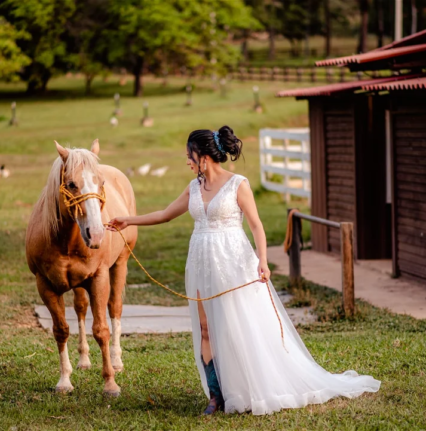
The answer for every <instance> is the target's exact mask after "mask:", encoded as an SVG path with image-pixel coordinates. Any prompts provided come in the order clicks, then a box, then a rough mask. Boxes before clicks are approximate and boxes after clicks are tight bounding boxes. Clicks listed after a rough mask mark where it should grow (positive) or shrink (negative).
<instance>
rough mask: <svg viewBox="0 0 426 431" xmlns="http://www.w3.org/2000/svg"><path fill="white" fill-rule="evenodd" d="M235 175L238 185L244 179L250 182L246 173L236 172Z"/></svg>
mask: <svg viewBox="0 0 426 431" xmlns="http://www.w3.org/2000/svg"><path fill="white" fill-rule="evenodd" d="M234 177H235V178H234V179H235V183H236V184H237V186H239V185H240V184H241V183H242V182H243V181H244V180H246V181H247V183H248V184H250V182H249V180H248V179H247V177H245V176H244V175H241V174H234Z"/></svg>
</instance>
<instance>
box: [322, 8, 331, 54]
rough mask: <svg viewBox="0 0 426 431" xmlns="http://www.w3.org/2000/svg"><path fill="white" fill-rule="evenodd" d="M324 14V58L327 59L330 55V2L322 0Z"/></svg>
mask: <svg viewBox="0 0 426 431" xmlns="http://www.w3.org/2000/svg"><path fill="white" fill-rule="evenodd" d="M324 13H325V56H326V57H327V58H328V57H330V54H331V17H330V0H324Z"/></svg>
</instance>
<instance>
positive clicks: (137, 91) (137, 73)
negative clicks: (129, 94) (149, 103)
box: [133, 56, 143, 97]
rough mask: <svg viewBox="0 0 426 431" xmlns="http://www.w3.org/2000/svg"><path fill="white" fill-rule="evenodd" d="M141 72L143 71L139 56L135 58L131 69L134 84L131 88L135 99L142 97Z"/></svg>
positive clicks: (141, 60)
mask: <svg viewBox="0 0 426 431" xmlns="http://www.w3.org/2000/svg"><path fill="white" fill-rule="evenodd" d="M142 71H143V58H142V57H141V56H138V57H137V58H136V63H135V67H134V68H133V76H134V77H135V82H134V86H133V96H135V97H140V96H142V92H143V87H142Z"/></svg>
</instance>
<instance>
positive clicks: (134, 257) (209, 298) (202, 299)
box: [105, 223, 285, 347]
mask: <svg viewBox="0 0 426 431" xmlns="http://www.w3.org/2000/svg"><path fill="white" fill-rule="evenodd" d="M105 226H110V227H113V228H114V229H115V230H116V231H117V232H118V233H119V234H120V235H121V238H123V241H124V244H125V245H126V247H127V249H128V250H129V252H130V254H131V256H132V257H133V259H135V261H136V263H137V264H138V265H139V267H140V268H141V269H142V271H143V272H144V273H145V274H146V275H147V276H148V278H149V279H150V280H152V281H153V282H154V283H155V284H157V285H158V286H160V287H162V288H163V289H165V290H167V291H168V292H170V293H172V294H173V295H176V296H179V297H180V298H183V299H187V300H188V301H196V302H203V301H210V300H211V299H214V298H219V296H222V295H225V294H226V293H230V292H233V291H234V290H238V289H241V288H242V287H245V286H249V285H250V284H253V283H257V282H263V281H262V280H263V279H262V278H258V279H256V280H253V281H250V282H249V283H245V284H242V285H241V286H237V287H233V288H232V289H228V290H225V291H223V292H220V293H218V294H216V295H213V296H208V297H206V298H191V297H190V296H186V295H183V294H182V293H179V292H176V291H174V290H172V289H170V287H167V286H165V285H164V284H162V283H160V282H159V281H157V280H156V279H155V278H154V277H152V276H151V275H150V274H149V272H148V271H147V270H146V269H145V268H144V267H143V265H142V264H141V263H140V262H139V260H138V258H137V257H136V256H135V254H134V253H133V250H132V249H131V248H130V246H129V244H128V243H127V241H126V238H124V235H123V233H122V232H121V230H120V229H118V228H117V227H116V226H115V225H113V224H111V223H105ZM265 284H266V286H267V287H268V293H269V297H270V298H271V303H272V306H273V307H274V311H275V314H276V316H277V319H278V322H279V324H280V330H281V340H282V342H283V346H284V330H283V325H282V322H281V319H280V316H279V314H278V310H277V307H276V306H275V302H274V300H273V298H272V292H271V287H270V286H269V282H268V281H266V283H265ZM284 347H285V346H284Z"/></svg>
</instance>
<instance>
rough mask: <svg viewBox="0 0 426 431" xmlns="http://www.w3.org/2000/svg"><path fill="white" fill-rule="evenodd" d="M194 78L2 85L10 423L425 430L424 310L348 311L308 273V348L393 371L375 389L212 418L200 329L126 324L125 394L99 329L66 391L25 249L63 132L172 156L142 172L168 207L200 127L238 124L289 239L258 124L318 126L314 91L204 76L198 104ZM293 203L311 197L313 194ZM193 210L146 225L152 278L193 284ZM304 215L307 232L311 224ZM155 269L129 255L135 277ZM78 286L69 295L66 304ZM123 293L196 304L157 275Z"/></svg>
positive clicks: (2, 387)
mask: <svg viewBox="0 0 426 431" xmlns="http://www.w3.org/2000/svg"><path fill="white" fill-rule="evenodd" d="M185 85H186V81H185V80H183V79H181V80H180V79H172V80H171V81H170V82H169V83H168V85H167V86H163V85H162V83H161V81H160V80H158V81H157V80H155V79H148V80H147V82H146V92H145V98H144V99H142V100H141V99H134V98H132V97H130V94H131V82H130V81H129V82H128V83H127V84H126V85H125V86H119V85H118V84H117V78H116V77H111V78H110V79H109V80H108V81H107V82H104V81H102V80H97V81H95V83H94V88H93V90H94V91H93V95H92V96H91V97H90V98H84V97H83V93H84V85H83V82H82V80H81V79H76V78H70V79H66V78H60V79H56V80H53V81H52V82H51V85H50V87H49V88H50V92H49V93H48V94H47V95H46V96H45V97H43V98H42V97H40V98H31V99H28V98H26V96H25V95H24V94H23V85H14V86H11V85H3V86H1V87H0V119H3V120H2V121H0V164H5V165H6V167H7V168H8V169H10V171H11V176H10V177H9V178H7V179H3V178H0V223H1V229H0V257H1V258H0V430H54V429H72V430H118V429H119V430H219V429H221V430H222V429H223V430H228V429H229V430H230V429H233V430H239V429H253V430H254V429H265V430H273V429H274V430H275V429H276V430H282V429H286V430H287V429H288V430H313V429H318V430H335V429H344V430H355V429H357V430H359V429H361V430H378V429H380V430H382V429H383V430H388V429H389V430H400V429H406V430H417V429H418V430H420V429H426V419H425V417H424V408H425V407H424V406H425V405H426V399H425V393H426V374H425V373H426V340H425V331H426V322H425V321H416V320H415V319H412V318H409V317H406V316H395V315H392V314H391V313H388V312H386V311H383V310H378V309H375V308H373V307H371V306H369V305H367V304H363V303H358V314H357V316H356V318H355V320H353V321H347V320H344V319H341V316H340V314H339V303H340V297H339V295H338V294H337V293H334V292H332V291H330V290H328V289H325V288H321V287H318V286H313V285H309V284H306V285H304V286H303V287H302V288H300V289H299V290H297V291H295V292H294V293H295V301H294V304H295V305H297V304H298V303H303V304H306V303H311V304H312V305H313V306H314V307H315V309H316V311H317V313H318V316H319V317H320V320H321V321H320V322H318V323H315V324H313V325H311V326H308V327H304V328H300V332H301V335H302V337H303V339H304V341H305V342H306V344H307V346H308V348H309V350H310V351H311V352H312V354H313V355H314V357H315V358H316V359H317V361H318V362H319V363H320V364H321V365H322V366H324V367H325V368H326V369H327V370H329V371H331V372H342V371H344V370H346V369H355V370H357V371H358V372H360V373H363V374H371V375H374V377H376V378H378V379H380V380H382V381H383V385H382V388H381V390H380V391H379V392H378V393H377V394H372V395H366V396H362V397H360V398H358V399H356V400H346V399H336V400H333V401H331V402H329V403H327V404H325V405H320V406H309V407H307V408H305V409H299V410H287V411H283V412H280V413H276V414H274V415H270V416H265V417H253V416H251V415H249V414H244V415H224V414H218V415H216V416H215V417H200V412H201V411H202V410H203V409H204V407H205V404H206V399H205V396H204V394H203V392H202V390H201V385H200V382H199V377H198V374H197V371H196V367H195V362H194V359H193V351H192V342H191V338H190V335H189V334H176V335H161V336H160V335H156V336H155V335H147V336H142V335H141V336H131V337H123V340H122V347H123V361H124V364H125V371H124V372H123V373H122V374H120V375H118V376H117V382H118V384H119V385H120V386H121V387H122V396H121V397H120V398H118V399H105V398H104V397H103V396H102V388H103V385H102V378H101V375H100V367H101V361H100V353H99V349H98V347H97V346H96V343H95V342H94V340H93V339H92V338H91V337H90V339H89V344H90V347H91V359H92V363H93V367H92V369H91V370H89V371H81V370H75V371H74V373H73V375H72V377H71V380H72V382H73V385H74V386H75V388H76V389H75V391H74V392H73V394H70V395H65V396H58V395H56V394H55V393H54V389H53V388H54V386H55V384H56V382H57V380H58V378H59V361H58V355H57V353H56V345H55V342H54V339H53V336H52V335H51V334H47V333H45V332H44V331H43V330H42V329H40V328H39V327H38V326H37V324H36V321H35V318H34V315H33V307H34V305H35V304H39V303H40V299H39V297H38V294H37V293H36V288H35V283H34V277H33V275H32V274H31V273H30V272H29V270H28V268H27V265H26V261H25V250H24V238H25V228H26V224H27V222H28V218H29V215H30V212H31V206H32V205H33V204H34V203H35V201H36V200H37V197H38V196H39V194H40V192H41V189H42V187H43V186H44V184H45V181H46V178H47V174H48V172H49V169H50V166H51V164H52V162H53V160H54V159H55V157H56V153H55V151H56V150H55V147H54V144H53V140H54V139H55V140H57V141H58V142H59V143H61V144H63V145H67V144H69V145H70V146H76V147H85V148H89V147H90V143H91V142H92V141H93V139H94V138H99V140H100V144H101V153H100V156H101V159H102V162H103V163H106V164H111V165H114V166H116V167H118V168H119V169H121V170H123V171H124V172H125V171H126V170H127V169H128V168H129V167H134V168H137V167H138V166H140V165H142V164H144V163H148V162H149V163H152V165H153V168H156V167H161V166H165V165H166V166H169V170H168V172H167V174H166V175H165V176H164V177H163V178H154V177H151V176H147V177H141V176H134V177H131V182H132V185H133V188H134V190H135V194H136V198H137V206H138V212H139V213H146V212H150V211H154V210H158V209H161V208H164V207H165V206H166V205H167V204H168V203H169V202H171V201H172V200H173V199H174V198H175V197H177V196H178V195H179V194H180V193H181V191H182V190H183V189H184V188H185V186H186V185H187V184H188V182H189V181H190V180H191V179H192V178H193V174H192V172H191V171H190V170H189V168H188V167H187V166H186V164H185V163H186V156H185V143H186V139H187V136H188V134H189V133H190V132H191V131H192V130H193V129H196V128H212V129H215V128H218V127H220V126H222V125H224V124H228V125H230V126H231V127H233V128H234V130H235V132H236V134H237V135H238V136H239V137H241V139H242V140H243V142H244V147H243V152H244V155H245V160H240V161H238V162H237V163H236V164H235V172H237V173H240V174H242V175H245V176H246V177H248V179H249V180H250V183H251V187H252V189H253V191H254V192H255V197H256V201H257V205H258V209H259V213H260V216H261V219H262V221H263V223H264V226H265V230H266V233H267V238H268V243H269V244H270V245H276V244H281V243H282V241H283V239H284V233H285V214H286V208H287V207H286V205H285V204H284V203H283V202H282V199H281V197H280V196H279V195H278V194H276V193H270V192H266V191H264V190H262V189H261V187H260V186H259V160H258V139H257V135H258V130H259V129H260V128H262V127H296V126H307V125H308V121H307V104H306V102H296V101H294V100H293V99H277V98H275V97H274V93H275V92H276V91H277V90H279V89H282V87H283V84H282V83H276V82H272V83H265V82H262V83H259V85H260V87H261V101H262V102H263V104H264V107H265V113H264V114H256V113H254V112H253V111H252V105H253V99H252V90H251V86H252V85H253V84H252V83H251V84H242V83H238V82H232V83H230V84H229V88H228V93H227V96H226V97H225V98H224V97H221V95H220V93H219V92H218V91H214V90H213V89H212V83H211V81H210V80H207V79H206V80H204V81H202V80H199V81H196V82H194V85H195V91H194V95H193V106H191V107H186V106H184V104H185V93H184V87H185ZM287 86H288V84H287ZM116 91H119V92H120V94H121V95H122V99H121V108H122V111H123V113H122V116H120V117H119V119H118V121H119V124H118V126H117V127H116V128H113V127H112V126H111V125H110V123H109V119H110V117H111V114H112V111H113V109H114V105H113V101H112V95H113V94H114V93H115V92H116ZM13 100H16V101H17V103H18V119H19V126H18V127H9V126H8V125H7V119H8V118H9V116H10V102H11V101H13ZM145 100H146V101H149V103H150V115H151V116H152V117H153V118H154V121H155V124H154V127H152V128H143V127H141V126H140V125H139V120H140V118H141V116H142V103H143V101H145ZM227 168H230V166H227ZM292 205H294V206H298V207H299V208H302V209H304V210H307V208H306V206H305V202H303V201H297V202H293V203H292ZM192 223H193V222H192V219H191V218H190V216H189V214H186V215H184V216H182V217H180V218H178V219H176V220H174V221H172V222H171V223H168V224H165V225H160V226H153V227H145V228H140V229H139V240H138V244H137V247H136V250H135V253H136V255H137V256H138V257H139V258H140V259H141V261H142V263H143V264H144V265H145V266H146V267H147V269H148V270H150V271H151V273H152V275H153V276H154V277H156V278H158V279H159V280H160V281H162V282H163V283H166V284H168V285H170V286H171V287H173V288H175V289H177V290H179V291H181V292H182V291H183V290H184V267H185V260H186V253H187V248H188V242H189V237H190V233H191V230H192ZM305 228H307V230H306V231H305V233H304V235H305V239H307V238H308V237H309V226H308V224H305ZM246 229H247V226H246ZM247 232H248V230H247ZM272 280H273V282H274V284H275V285H276V287H277V288H285V287H286V278H285V277H283V276H277V275H273V276H272ZM145 281H147V280H146V278H145V277H144V276H143V275H142V274H141V272H140V270H138V269H137V267H136V265H135V264H134V263H133V262H130V263H129V276H128V282H129V283H143V282H145ZM70 299H71V296H70V295H67V302H68V303H70ZM125 302H126V303H151V304H162V305H182V304H184V302H182V301H181V300H176V299H174V298H173V297H170V296H169V295H168V294H164V293H163V292H161V291H159V290H158V289H157V288H152V289H128V290H127V293H126V298H125ZM69 344H70V352H71V354H70V356H71V362H72V364H73V366H74V367H75V366H76V364H77V337H76V336H72V337H70V341H69Z"/></svg>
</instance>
